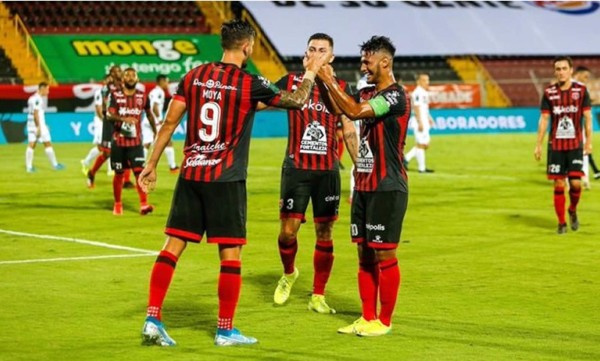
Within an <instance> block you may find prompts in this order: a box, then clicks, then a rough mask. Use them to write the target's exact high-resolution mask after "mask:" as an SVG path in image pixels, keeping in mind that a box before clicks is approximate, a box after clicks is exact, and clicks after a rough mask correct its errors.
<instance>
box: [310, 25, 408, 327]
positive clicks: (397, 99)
mask: <svg viewBox="0 0 600 361" xmlns="http://www.w3.org/2000/svg"><path fill="white" fill-rule="evenodd" d="M395 50H396V49H395V47H394V46H393V45H392V43H391V41H390V40H389V39H388V38H387V37H383V36H373V37H372V38H371V39H370V40H368V41H367V42H365V43H363V44H362V46H361V67H360V70H361V72H362V73H364V74H365V75H366V76H367V82H368V83H370V84H373V85H375V86H374V87H370V88H366V89H363V90H361V91H360V92H359V93H358V95H357V98H356V99H353V98H352V97H351V96H349V95H347V94H346V93H345V92H344V91H343V90H342V88H341V87H340V85H339V83H338V82H336V81H335V78H334V77H333V69H332V68H331V67H330V66H324V67H323V68H322V69H321V71H320V72H319V74H318V75H319V78H320V79H321V80H323V82H324V83H325V85H326V86H327V88H328V90H329V95H330V97H331V98H332V100H333V102H334V103H335V104H336V105H337V106H338V107H339V108H340V110H341V111H342V112H343V113H344V114H345V115H346V116H347V117H348V118H350V119H353V120H354V119H360V120H361V126H360V136H359V137H360V145H359V150H358V157H357V158H356V162H355V167H356V169H355V171H354V177H355V181H356V185H355V191H354V195H353V197H352V198H353V199H352V215H351V234H352V239H353V241H354V242H356V243H357V245H358V254H359V263H360V267H359V273H358V285H359V291H360V296H361V301H362V317H361V318H359V319H358V320H356V321H355V322H354V323H353V324H351V325H349V326H346V327H342V328H340V329H339V330H338V332H340V333H351V334H358V335H361V336H380V335H384V334H387V333H389V332H390V331H391V328H392V323H391V322H392V314H393V311H394V307H395V305H396V298H397V296H398V290H399V287H400V269H399V267H398V260H397V258H396V248H397V246H398V243H399V241H400V234H401V230H402V221H403V219H404V214H405V212H406V206H407V202H408V182H407V176H406V171H405V169H404V165H403V155H402V152H403V149H404V142H405V139H406V131H407V128H408V119H409V116H410V100H409V98H408V97H407V96H406V93H405V92H404V90H403V89H402V87H401V86H399V85H398V84H397V83H396V81H395V80H394V74H393V59H394V53H395ZM378 296H379V299H380V302H381V308H380V312H379V314H377V297H378Z"/></svg>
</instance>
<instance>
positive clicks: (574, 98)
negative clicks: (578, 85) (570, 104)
mask: <svg viewBox="0 0 600 361" xmlns="http://www.w3.org/2000/svg"><path fill="white" fill-rule="evenodd" d="M571 99H573V100H577V99H579V93H571Z"/></svg>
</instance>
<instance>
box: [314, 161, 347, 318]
mask: <svg viewBox="0 0 600 361" xmlns="http://www.w3.org/2000/svg"><path fill="white" fill-rule="evenodd" d="M313 177H314V180H313V185H312V192H311V193H312V194H311V199H312V204H313V214H314V222H315V235H316V241H315V250H314V253H313V268H314V278H313V293H312V296H311V299H310V301H309V303H308V309H309V310H313V311H316V312H319V313H335V310H334V309H333V308H331V307H329V305H328V304H327V302H326V301H325V286H326V285H327V281H328V280H329V276H330V275H331V269H332V267H333V259H334V255H333V237H332V233H333V224H334V222H335V220H336V219H337V218H338V210H339V206H340V193H341V185H340V182H341V181H340V173H339V172H337V171H333V172H318V173H316V172H315V174H314V176H313Z"/></svg>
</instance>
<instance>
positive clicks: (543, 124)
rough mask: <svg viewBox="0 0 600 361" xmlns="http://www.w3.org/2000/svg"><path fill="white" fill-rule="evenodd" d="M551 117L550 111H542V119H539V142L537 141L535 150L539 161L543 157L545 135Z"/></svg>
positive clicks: (535, 155)
mask: <svg viewBox="0 0 600 361" xmlns="http://www.w3.org/2000/svg"><path fill="white" fill-rule="evenodd" d="M549 117H550V114H549V113H546V112H542V114H541V115H540V120H539V121H538V131H537V142H536V143H535V150H534V152H533V155H534V157H535V160H538V161H539V160H540V159H542V143H543V142H544V136H545V135H546V132H547V131H548V118H549Z"/></svg>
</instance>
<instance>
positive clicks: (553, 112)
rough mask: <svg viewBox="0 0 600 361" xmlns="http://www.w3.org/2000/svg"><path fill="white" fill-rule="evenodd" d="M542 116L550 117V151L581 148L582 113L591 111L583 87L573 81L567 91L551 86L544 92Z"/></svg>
mask: <svg viewBox="0 0 600 361" xmlns="http://www.w3.org/2000/svg"><path fill="white" fill-rule="evenodd" d="M541 109H542V114H549V115H550V137H549V142H550V144H551V147H552V150H558V151H560V150H572V149H579V148H583V129H584V124H583V112H584V111H586V110H590V109H591V101H590V94H589V93H588V91H587V88H586V87H585V85H583V84H581V83H579V82H575V81H573V82H572V84H571V87H570V88H569V89H567V90H561V89H560V86H559V85H558V84H553V85H550V86H549V87H547V88H546V89H545V90H544V95H543V96H542V106H541Z"/></svg>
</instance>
